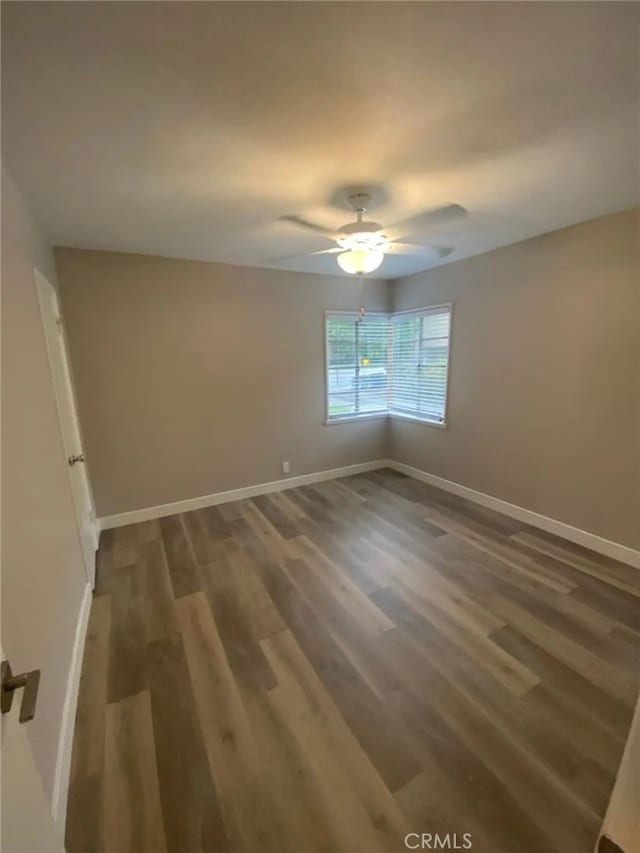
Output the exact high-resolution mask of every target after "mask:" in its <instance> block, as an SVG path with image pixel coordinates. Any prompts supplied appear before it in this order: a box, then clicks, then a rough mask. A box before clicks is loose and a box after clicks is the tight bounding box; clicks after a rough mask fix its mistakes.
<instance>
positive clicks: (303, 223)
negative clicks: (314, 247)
mask: <svg viewBox="0 0 640 853" xmlns="http://www.w3.org/2000/svg"><path fill="white" fill-rule="evenodd" d="M280 221H281V222H290V223H291V224H292V225H299V226H300V227H301V228H306V229H307V231H315V232H316V233H317V234H323V235H324V236H325V237H329V239H330V240H333V239H335V237H336V232H335V231H331V230H330V229H329V228H325V227H324V225H318V223H317V222H309V220H308V219H303V218H302V216H293V215H291V216H281V217H280Z"/></svg>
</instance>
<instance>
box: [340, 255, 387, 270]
mask: <svg viewBox="0 0 640 853" xmlns="http://www.w3.org/2000/svg"><path fill="white" fill-rule="evenodd" d="M383 259H384V252H380V251H377V250H375V249H373V250H372V249H351V250H350V251H348V252H341V253H340V254H339V255H338V264H339V266H340V268H341V269H343V270H344V271H345V272H348V273H351V275H364V274H365V273H368V272H373V271H374V270H377V269H378V267H379V266H380V264H381V263H382V261H383Z"/></svg>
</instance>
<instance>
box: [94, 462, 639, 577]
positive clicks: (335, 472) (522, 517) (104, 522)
mask: <svg viewBox="0 0 640 853" xmlns="http://www.w3.org/2000/svg"><path fill="white" fill-rule="evenodd" d="M379 468H393V469H394V470H395V471H400V472H401V473H403V474H408V475H409V476H410V477H413V478H414V479H416V480H422V482H424V483H429V484H430V485H432V486H437V487H438V488H440V489H443V490H444V491H446V492H451V493H452V494H454V495H459V496H460V497H463V498H466V499H467V500H470V501H473V502H474V503H477V504H480V505H481V506H485V507H488V508H489V509H493V510H496V511H497V512H501V513H503V514H504V515H508V516H510V517H511V518H515V519H517V520H518V521H523V522H524V523H525V524H530V525H532V527H538V528H540V530H546V531H547V533H553V534H555V535H556V536H560V537H561V538H563V539H567V540H569V542H575V543H576V544H577V545H583V546H584V547H585V548H590V549H591V550H592V551H597V552H598V553H599V554H604V555H605V556H607V557H611V558H613V559H614V560H620V561H621V562H623V563H628V564H629V565H631V566H635V567H636V568H640V551H636V550H634V549H633V548H629V547H627V546H626V545H620V544H619V543H618V542H611V541H610V540H609V539H604V538H603V537H602V536H596V534H595V533H588V532H587V531H586V530H580V528H578V527H572V526H571V525H570V524H565V523H564V522H562V521H556V519H554V518H549V517H548V516H546V515H541V514H540V513H538V512H533V510H530V509H525V508H524V507H521V506H516V504H511V503H508V501H503V500H501V499H500V498H495V497H493V496H492V495H487V494H485V493H484V492H478V491H476V489H471V488H469V487H468V486H463V485H461V484H460V483H454V482H453V481H452V480H445V479H444V478H443V477H438V476H436V475H435V474H429V473H428V472H427V471H422V470H421V469H420V468H414V467H413V466H411V465H405V463H404V462H396V461H395V460H393V459H376V460H374V461H372V462H361V463H359V464H358V465H345V466H344V467H342V468H330V469H329V470H327V471H315V472H314V473H312V474H302V475H301V476H299V477H287V478H286V479H283V480H273V481H272V482H270V483H257V484H256V485H254V486H245V487H243V488H241V489H230V490H229V491H226V492H216V493H215V494H212V495H203V496H202V497H198V498H188V499H187V500H183V501H176V502H175V503H170V504H162V505H161V506H150V507H145V508H144V509H135V510H132V511H131V512H122V513H120V514H119V515H108V516H105V517H104V518H101V519H98V522H99V524H100V529H101V530H109V529H110V528H112V527H123V526H124V525H126V524H136V523H137V522H139V521H150V520H151V519H153V518H162V517H163V516H165V515H175V514H177V513H181V512H190V511H191V510H194V509H202V508H203V507H207V506H215V505H216V504H224V503H230V502H231V501H240V500H244V499H245V498H252V497H255V496H256V495H266V494H268V493H269V492H280V491H283V490H284V489H295V488H297V487H298V486H307V485H309V484H311V483H320V482H322V481H323V480H335V479H336V478H337V477H348V476H350V475H351V474H362V473H364V472H366V471H376V470H377V469H379Z"/></svg>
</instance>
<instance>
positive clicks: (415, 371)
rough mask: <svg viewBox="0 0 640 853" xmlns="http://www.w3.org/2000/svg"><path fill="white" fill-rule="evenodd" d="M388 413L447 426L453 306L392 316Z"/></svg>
mask: <svg viewBox="0 0 640 853" xmlns="http://www.w3.org/2000/svg"><path fill="white" fill-rule="evenodd" d="M390 322H391V344H390V352H391V358H390V361H391V368H390V382H389V412H390V413H391V414H398V415H410V416H413V417H417V418H420V419H421V420H428V421H435V422H436V423H444V419H445V407H446V402H447V372H448V367H449V333H450V328H451V306H450V305H443V306H438V307H437V308H428V309H425V310H423V311H415V312H411V313H407V314H395V315H393V316H392V317H391V321H390Z"/></svg>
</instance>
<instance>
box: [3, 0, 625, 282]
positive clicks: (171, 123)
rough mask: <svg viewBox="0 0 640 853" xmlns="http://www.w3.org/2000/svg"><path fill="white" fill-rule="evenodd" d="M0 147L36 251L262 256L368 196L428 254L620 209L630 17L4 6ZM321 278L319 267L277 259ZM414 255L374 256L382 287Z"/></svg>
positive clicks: (306, 241) (417, 262)
mask: <svg viewBox="0 0 640 853" xmlns="http://www.w3.org/2000/svg"><path fill="white" fill-rule="evenodd" d="M2 17H3V21H2V24H3V27H2V29H3V33H2V41H3V44H2V65H3V80H2V85H3V93H2V94H3V104H2V113H3V115H2V118H3V128H2V129H3V144H4V149H3V150H4V156H5V157H6V159H7V161H8V163H9V166H10V168H11V170H12V171H13V172H14V175H15V177H16V180H17V182H18V183H19V184H20V186H21V188H22V189H23V191H24V192H25V194H26V195H27V197H28V199H29V201H30V203H31V206H32V208H33V209H34V212H35V213H36V215H37V216H38V217H39V218H40V220H41V223H42V224H43V226H44V227H45V229H46V231H47V232H48V236H49V237H50V239H51V240H52V242H54V243H55V244H60V245H67V246H77V247H85V248H95V249H111V250H120V251H125V252H127V251H129V252H146V253H151V254H158V255H167V256H176V257H186V258H194V259H203V260H215V261H224V262H228V263H239V264H250V265H258V266H268V265H270V264H269V259H271V258H275V257H277V256H280V255H286V254H294V253H297V252H300V253H303V252H308V251H313V250H317V249H322V248H327V247H328V246H329V245H331V244H329V243H328V242H326V241H325V240H324V239H323V238H322V237H321V236H319V235H318V236H316V235H314V234H311V233H305V232H303V231H299V230H297V229H296V228H295V227H294V226H293V225H291V224H288V223H285V222H281V221H278V217H280V216H282V215H285V214H298V215H302V216H305V217H307V218H313V219H316V220H318V221H320V222H322V223H323V224H326V225H328V226H329V227H331V228H334V227H337V226H339V225H341V224H343V223H344V222H346V221H348V220H349V218H350V216H349V215H348V214H347V213H346V212H343V211H342V210H340V209H339V208H338V207H337V206H336V191H337V189H338V188H340V187H342V186H344V185H349V184H351V185H352V184H374V185H377V186H380V187H381V188H382V189H381V191H380V192H379V193H378V199H379V200H380V199H381V203H380V204H379V206H378V208H377V209H376V210H375V211H374V212H372V218H375V219H376V220H377V221H380V222H382V223H383V224H391V223H392V222H394V221H395V220H398V219H402V218H404V217H407V216H409V215H411V214H414V213H416V212H418V211H421V210H423V209H424V208H427V207H433V206H438V205H442V204H446V203H451V202H456V203H458V204H460V205H463V206H464V207H465V208H467V209H468V211H469V214H470V215H469V216H468V217H467V218H466V219H464V220H461V221H459V222H456V223H455V224H449V225H446V226H445V225H441V226H438V227H437V228H433V229H430V230H429V231H428V233H423V234H419V233H418V234H415V233H414V234H412V235H409V236H410V239H412V240H413V241H416V240H418V241H424V242H436V243H444V244H450V245H453V246H455V251H454V253H453V254H451V255H450V256H449V257H448V258H447V259H446V261H444V262H445V263H449V262H451V261H455V260H458V259H459V258H462V257H467V256H469V255H473V254H477V253H478V252H483V251H486V250H488V249H491V248H494V247H496V246H500V245H505V244H507V243H512V242H514V241H517V240H521V239H523V238H526V237H529V236H533V235H535V234H540V233H543V232H545V231H551V230H554V229H557V228H561V227H563V226H566V225H570V224H573V223H575V222H579V221H583V220H586V219H591V218H593V217H596V216H599V215H602V214H605V213H609V212H613V211H617V210H622V209H625V208H629V207H633V206H635V205H637V204H638V194H639V183H640V182H639V174H638V172H639V165H638V152H639V128H638V118H639V112H638V83H639V77H640V74H639V58H638V57H639V52H638V47H639V41H638V38H639V20H640V5H639V4H637V3H620V4H618V3H609V2H604V3H500V2H498V3H403V2H395V3H389V2H386V3H375V2H374V3H368V2H360V3H344V2H338V3H331V2H327V3H325V2H319V3H271V2H257V3H250V2H247V3H190V2H184V3H181V2H176V3H173V2H149V3H131V4H129V3H110V2H106V3H95V2H94V3H82V2H79V3H56V2H48V3H31V2H13V3H3V4H2ZM274 265H276V266H281V267H283V268H288V269H299V270H308V271H312V272H336V273H337V272H339V270H338V267H337V264H336V262H335V258H333V257H331V256H324V257H322V256H321V257H316V258H301V259H299V260H298V261H295V260H294V261H290V262H286V263H285V262H283V263H279V264H274ZM428 265H429V262H428V261H426V260H425V259H423V258H413V257H400V256H397V257H393V256H388V257H387V258H385V261H384V263H383V266H382V268H381V270H380V274H381V275H382V277H384V278H393V277H396V276H398V275H402V274H405V273H409V272H413V271H417V270H419V269H423V268H425V267H426V266H428Z"/></svg>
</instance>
